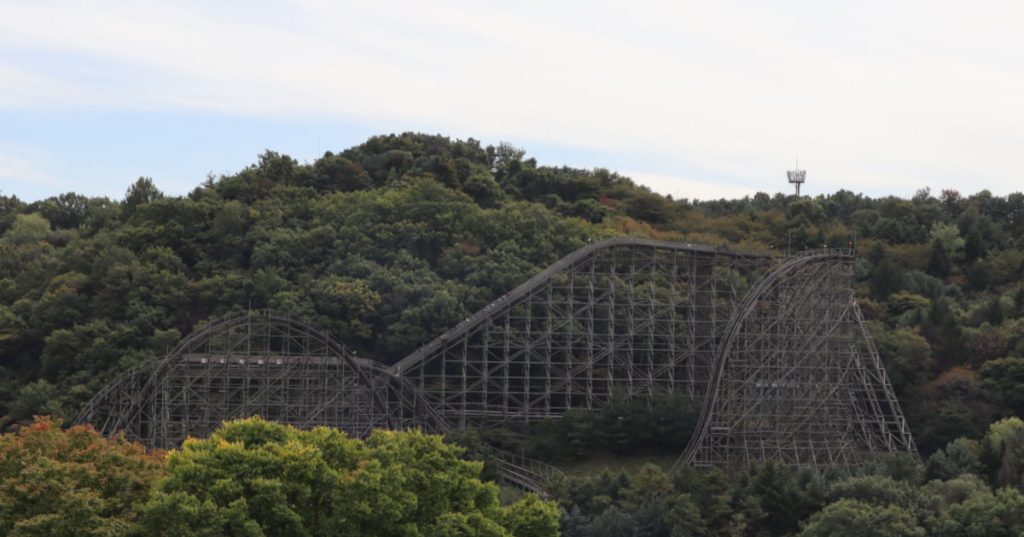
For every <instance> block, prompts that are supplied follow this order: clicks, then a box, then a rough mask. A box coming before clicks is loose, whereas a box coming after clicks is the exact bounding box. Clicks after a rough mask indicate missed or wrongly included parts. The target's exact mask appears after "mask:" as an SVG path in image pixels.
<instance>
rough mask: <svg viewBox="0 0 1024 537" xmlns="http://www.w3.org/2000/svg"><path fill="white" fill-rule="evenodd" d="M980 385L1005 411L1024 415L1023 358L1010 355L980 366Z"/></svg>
mask: <svg viewBox="0 0 1024 537" xmlns="http://www.w3.org/2000/svg"><path fill="white" fill-rule="evenodd" d="M979 373H981V382H982V387H984V388H985V390H986V391H987V392H988V393H991V394H993V395H994V396H995V398H996V400H997V401H998V402H999V404H1000V405H1001V406H1002V407H1003V408H1004V409H1006V410H1007V411H1009V412H1011V413H1013V414H1015V415H1017V416H1024V358H1019V357H1016V356H1010V357H1007V358H1000V359H997V360H990V361H988V362H985V364H984V365H983V366H981V371H979Z"/></svg>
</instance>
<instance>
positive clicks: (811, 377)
mask: <svg viewBox="0 0 1024 537" xmlns="http://www.w3.org/2000/svg"><path fill="white" fill-rule="evenodd" d="M852 266H853V255H852V252H849V251H846V250H821V251H813V252H806V253H802V254H800V255H796V256H790V257H775V256H764V255H753V254H743V253H737V252H732V251H728V250H724V249H720V248H712V247H705V246H697V245H690V244H679V243H669V242H660V241H650V240H638V239H612V240H607V241H603V242H599V243H594V244H591V245H588V246H586V247H584V248H581V249H580V250H577V251H576V252H573V253H572V254H570V255H568V256H566V257H565V258H563V259H561V260H560V261H558V262H557V263H555V264H554V265H552V266H550V267H548V268H547V269H545V270H544V271H542V272H540V273H539V274H537V275H536V276H534V277H533V278H530V279H529V280H528V281H526V282H525V283H523V284H522V285H520V286H519V287H517V288H515V289H514V290H512V291H510V292H509V293H507V294H506V295H504V296H502V297H501V298H499V299H498V300H497V301H495V302H493V303H492V304H490V305H488V306H486V307H485V308H484V309H482V310H480V311H479V312H477V313H476V314H474V315H473V316H471V317H469V318H468V319H466V320H465V321H463V322H462V323H460V324H459V325H457V326H455V327H454V328H452V329H451V330H449V331H448V332H446V333H445V334H443V335H441V336H440V337H438V338H437V339H435V340H434V341H432V342H431V343H429V344H427V345H425V346H423V347H421V348H420V349H418V350H416V351H415V352H413V353H412V354H410V355H409V356H407V357H405V358H404V359H402V360H401V361H399V362H397V363H396V364H394V365H393V366H391V367H390V368H388V367H385V366H382V365H380V364H379V363H377V362H373V361H369V360H363V359H359V358H356V357H355V356H354V355H353V354H352V353H351V352H349V351H348V350H347V349H346V348H345V346H344V345H342V344H341V343H340V342H338V341H337V340H335V339H334V338H333V337H332V336H331V335H329V334H327V333H326V332H325V331H323V330H321V329H319V328H317V327H315V326H312V325H310V324H307V323H303V322H300V321H297V320H294V319H290V318H287V317H282V316H278V315H275V314H273V313H268V312H261V313H245V314H240V315H235V316H229V317H226V318H222V319H219V320H215V321H212V322H211V323H209V324H207V325H206V326H205V327H203V328H201V329H199V330H197V331H196V332H194V333H193V334H192V335H191V336H189V337H188V338H186V339H185V340H184V341H182V343H181V344H180V345H178V347H177V348H176V349H175V350H174V351H172V352H171V353H169V354H168V355H167V356H166V357H165V358H163V359H161V360H158V361H154V362H152V363H148V364H144V365H143V366H141V367H137V368H134V369H131V370H129V371H126V372H125V373H123V374H122V375H120V376H119V377H117V378H116V379H115V380H114V381H113V382H111V383H110V384H109V385H108V386H106V388H104V389H103V390H102V391H101V392H100V393H98V394H97V395H96V396H95V397H94V398H93V399H92V401H90V403H89V404H88V406H87V408H86V409H85V410H84V411H83V413H82V415H81V416H80V418H79V421H80V422H85V423H91V424H93V425H94V426H96V427H97V429H99V430H101V431H102V432H104V433H107V434H112V433H115V432H118V431H123V432H125V433H126V435H127V436H128V437H129V438H132V439H136V440H139V441H141V442H143V443H145V444H147V445H149V446H152V447H162V448H168V447H173V446H176V445H178V444H180V443H181V442H182V441H183V440H184V439H185V438H186V437H188V436H203V435H206V434H208V433H209V432H210V431H211V430H212V429H213V428H214V427H216V426H217V425H218V424H220V423H221V422H222V421H224V420H227V419H233V418H239V417H245V416H250V415H261V416H263V417H265V418H268V419H273V420H277V421H281V422H284V423H289V424H293V425H295V426H298V427H303V428H306V427H313V426H317V425H329V426H332V427H338V428H341V429H344V430H346V431H348V432H349V433H350V434H352V435H355V436H365V435H366V434H368V433H369V432H370V431H371V430H372V429H373V428H377V427H386V428H394V429H403V428H409V427H420V428H423V429H424V430H427V431H431V432H438V433H443V432H447V431H450V430H453V429H464V428H470V427H485V426H490V425H500V424H502V423H508V422H516V421H519V422H522V421H535V420H539V419H545V418H558V417H560V416H562V415H564V414H565V412H567V411H568V410H570V409H576V408H583V409H593V408H596V407H598V406H600V405H601V404H602V403H603V402H605V401H607V400H608V399H609V398H610V397H611V395H612V393H613V392H615V393H623V394H625V395H627V396H628V397H630V398H641V399H646V400H650V399H651V398H652V397H653V396H654V395H655V394H657V393H683V394H685V395H686V396H688V397H689V398H691V399H693V400H699V401H702V402H703V404H702V407H701V416H700V420H699V422H698V426H697V429H696V431H695V432H694V434H693V436H692V438H690V440H689V444H688V447H687V449H686V451H685V452H684V453H683V455H682V456H681V457H680V464H692V465H696V466H721V467H725V468H728V469H735V468H739V467H742V466H744V465H748V464H751V463H754V462H761V461H778V462H783V463H786V464H790V465H793V466H811V467H817V468H821V467H843V468H851V467H854V466H856V465H858V464H860V463H861V462H862V461H863V460H864V459H865V458H867V457H871V456H874V455H877V454H881V453H890V452H899V451H905V452H914V451H915V447H914V442H913V439H912V437H911V435H910V430H909V429H908V428H907V424H906V421H905V419H904V417H903V413H902V411H901V410H900V407H899V403H898V402H897V400H896V397H895V395H894V393H893V391H892V387H891V385H890V384H889V382H888V379H887V378H886V375H885V371H884V369H883V368H882V364H881V361H880V360H879V357H878V353H877V351H876V350H875V346H874V343H873V342H872V340H871V337H870V335H869V334H868V332H867V330H866V327H865V324H864V320H863V318H862V317H861V314H860V310H859V308H858V307H857V304H856V302H855V300H854V297H853V290H852V270H853V269H852ZM501 466H502V471H503V473H504V474H505V476H506V478H508V479H509V480H510V481H512V482H514V483H516V484H518V485H520V486H523V487H526V488H534V489H536V488H538V487H539V483H540V482H541V481H542V480H543V478H544V475H543V474H544V473H545V472H547V471H549V469H548V467H546V466H543V465H536V464H534V465H524V464H515V463H513V462H511V461H510V460H508V459H507V458H506V460H505V461H503V462H502V463H501Z"/></svg>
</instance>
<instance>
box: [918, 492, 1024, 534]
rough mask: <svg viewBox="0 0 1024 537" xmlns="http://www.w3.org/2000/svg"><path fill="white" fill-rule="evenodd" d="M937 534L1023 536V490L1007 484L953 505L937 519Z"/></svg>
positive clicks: (933, 531)
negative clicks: (994, 491) (1021, 491)
mask: <svg viewBox="0 0 1024 537" xmlns="http://www.w3.org/2000/svg"><path fill="white" fill-rule="evenodd" d="M932 535H934V536H935V537H981V536H984V537H1020V536H1021V535H1024V494H1021V493H1020V491H1018V490H1016V489H1010V488H1004V489H1000V490H999V491H997V492H996V494H995V495H991V494H989V495H985V494H980V495H976V496H974V497H972V498H969V499H968V500H966V501H964V502H963V503H960V504H955V505H952V506H951V507H950V508H949V510H948V511H946V512H944V513H943V514H942V516H941V517H940V518H938V519H937V520H936V522H935V527H934V528H933V530H932Z"/></svg>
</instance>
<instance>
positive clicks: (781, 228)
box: [0, 133, 1024, 452]
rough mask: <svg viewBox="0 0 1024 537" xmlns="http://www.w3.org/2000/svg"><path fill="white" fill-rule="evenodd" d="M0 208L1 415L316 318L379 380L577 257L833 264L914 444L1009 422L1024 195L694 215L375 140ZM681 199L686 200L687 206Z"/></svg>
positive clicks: (496, 158)
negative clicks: (853, 250)
mask: <svg viewBox="0 0 1024 537" xmlns="http://www.w3.org/2000/svg"><path fill="white" fill-rule="evenodd" d="M4 194H5V195H3V196H0V415H3V416H4V417H3V425H4V426H9V425H10V424H12V423H14V422H19V421H24V420H26V419H28V418H29V417H30V416H32V415H33V414H54V415H57V416H65V417H67V416H72V415H74V414H75V413H76V412H77V410H78V408H79V407H80V405H81V404H82V403H83V402H84V401H85V400H86V399H88V398H89V397H90V396H91V395H92V394H93V393H94V392H95V391H96V390H97V389H99V387H100V386H102V385H103V384H104V383H105V382H106V381H107V380H109V379H110V378H111V377H113V376H114V375H115V374H116V373H117V372H118V371H121V370H123V369H125V368H127V367H129V366H131V365H132V364H135V363H138V362H141V361H144V360H148V359H152V358H153V357H155V356H158V355H162V354H163V353H164V352H166V350H168V349H169V348H170V347H172V346H173V345H174V344H175V343H176V342H177V341H178V339H179V338H180V336H181V335H182V334H186V333H188V332H190V331H191V330H192V329H193V327H194V326H195V325H196V324H197V323H199V322H202V321H203V320H204V319H208V318H210V317H213V316H218V315H221V314H223V313H225V312H228V311H230V310H233V309H240V308H241V309H246V308H254V309H256V308H272V309H274V310H278V311H281V312H285V313H288V314H291V315H294V316H297V317H300V318H303V319H308V320H312V321H314V322H316V323H318V324H320V325H322V326H323V327H325V328H327V329H328V330H329V331H331V332H332V333H334V334H336V335H337V336H338V337H339V338H340V339H342V340H343V341H345V342H346V343H347V344H348V345H350V346H351V347H353V348H354V349H356V350H357V352H358V354H359V355H360V356H366V357H372V358H375V359H378V360H381V361H384V362H388V363H390V362H393V361H395V360H397V359H399V358H401V357H402V356H404V355H405V354H407V353H408V352H410V351H411V350H413V349H415V348H416V347H418V346H420V345H421V344H423V343H425V342H426V341H428V340H430V339H431V338H432V337H434V336H436V335H438V334H440V333H441V332H443V331H444V330H445V329H446V328H448V327H450V326H452V325H454V324H455V323H457V322H458V321H460V320H462V319H464V318H465V317H467V316H468V315H469V314H470V313H472V312H473V311H475V310H476V309H478V308H480V307H481V306H483V305H485V304H486V303H488V302H489V301H491V300H492V299H494V298H496V297H497V296H499V295H500V294H502V293H503V292H505V291H507V290H509V289H511V288H512V287H514V286H515V285H517V284H518V283H520V282H522V281H523V280H525V279H527V278H528V277H529V276H531V275H532V274H534V273H535V272H537V271H539V270H540V269H542V268H543V267H544V266H546V265H548V264H550V263H552V262H553V261H555V260H557V259H558V258H559V257H561V256H563V255H565V254H567V253H569V252H571V251H572V250H574V249H576V248H578V247H580V246H581V245H583V244H585V243H586V242H587V241H588V240H596V239H600V238H605V237H611V236H618V235H635V236H643V237H654V238H661V239H668V240H684V241H687V242H696V243H704V244H729V245H732V246H734V247H737V248H742V249H748V250H768V249H771V248H776V249H780V248H786V247H791V248H793V249H802V248H806V247H814V246H820V245H822V244H829V245H834V246H845V245H847V243H848V242H849V241H850V240H851V239H852V238H854V237H856V238H857V246H858V250H859V252H860V259H858V261H857V266H856V268H857V277H858V293H859V296H860V299H861V301H862V307H863V308H864V310H865V313H866V314H867V315H868V316H869V318H870V319H871V320H872V324H873V330H874V332H875V335H876V337H877V341H878V343H879V347H880V350H881V352H882V354H883V358H884V360H885V361H886V365H887V367H888V370H889V373H890V375H891V376H892V378H893V380H894V383H895V385H896V389H897V392H898V393H899V395H900V397H901V399H902V400H903V403H904V407H905V408H906V410H907V412H908V417H909V419H910V420H911V425H912V427H913V430H914V432H915V434H916V437H917V440H918V442H919V444H920V447H921V448H922V450H923V451H925V452H930V451H932V450H934V449H936V448H938V447H941V446H943V445H945V443H946V442H947V441H949V440H951V439H953V438H956V437H958V436H972V437H977V436H980V435H981V434H982V433H983V432H984V431H985V430H986V428H987V425H988V424H989V423H990V422H992V421H993V420H995V419H998V418H999V417H1002V416H1005V415H1010V414H1016V415H1024V288H1022V285H1021V282H1020V277H1021V272H1022V265H1024V252H1022V250H1024V238H1022V237H1024V195H1021V194H1013V195H1010V196H1009V197H1006V198H1001V197H995V196H992V195H990V194H988V193H986V192H983V193H981V194H978V195H976V196H971V197H961V196H960V195H959V194H957V193H956V192H951V191H944V192H942V193H941V195H938V196H936V195H933V194H932V193H930V192H929V191H927V190H924V191H921V192H919V193H918V194H917V195H915V196H914V197H913V198H912V199H910V200H905V199H899V198H882V199H870V198H866V197H863V196H861V195H856V194H853V193H850V192H847V191H840V192H837V193H835V194H833V195H830V196H825V197H818V198H806V197H805V198H795V197H792V196H783V195H781V194H777V195H775V196H769V195H767V194H758V195H756V196H754V197H753V198H744V199H741V200H731V201H728V200H721V201H709V202H692V201H688V200H672V199H671V198H666V197H662V196H659V195H656V194H653V193H651V192H650V191H649V190H647V189H646V188H643V187H639V186H637V185H635V184H634V183H633V182H632V181H631V180H629V179H628V178H626V177H623V176H621V175H618V174H616V173H613V172H610V171H607V170H601V169H596V170H579V169H572V168H565V167H562V168H553V167H545V166H539V165H538V164H537V162H536V161H534V160H533V159H527V158H525V155H524V152H523V151H522V150H519V149H517V148H514V147H512V146H508V145H504V144H503V145H500V146H498V147H490V146H488V147H482V146H481V145H480V144H479V142H477V141H475V140H472V139H470V140H466V141H459V140H450V139H448V138H445V137H442V136H429V135H422V134H409V133H407V134H402V135H391V136H379V137H374V138H371V139H370V140H368V141H367V142H366V143H364V144H362V145H359V146H356V147H353V148H351V149H347V150H345V151H342V152H340V153H331V152H328V153H326V154H325V155H324V156H323V157H322V158H320V159H318V160H317V161H316V162H314V163H312V164H300V163H298V162H296V161H295V160H294V159H292V158H290V157H287V156H284V155H280V154H277V153H274V152H269V151H268V152H266V153H264V154H263V155H262V156H260V158H259V161H258V163H256V164H255V165H252V166H249V167H247V168H245V169H243V170H242V171H240V172H238V173H237V174H234V175H230V176H224V177H220V178H216V179H212V178H211V179H208V180H207V181H206V182H204V183H203V184H201V185H200V186H198V187H197V188H196V189H195V190H194V191H192V192H191V193H190V194H188V195H187V196H184V197H170V196H165V195H163V194H162V193H161V192H160V191H159V190H158V189H157V188H156V187H155V186H154V184H153V182H152V181H150V180H148V179H140V180H138V181H137V182H136V183H135V184H133V185H131V186H130V187H129V188H128V189H127V193H126V195H125V197H124V199H122V200H109V199H106V198H88V197H84V196H80V195H76V194H73V193H69V194H64V195H61V196H58V197H55V198H50V199H47V200H43V201H39V202H34V203H30V204H26V203H23V202H21V201H19V200H18V199H17V197H16V196H15V195H16V194H17V193H10V192H7V193H4ZM693 197H694V198H700V197H702V193H700V192H694V193H693Z"/></svg>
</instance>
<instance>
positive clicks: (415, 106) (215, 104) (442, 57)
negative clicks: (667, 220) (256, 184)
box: [0, 0, 1024, 195]
mask: <svg viewBox="0 0 1024 537" xmlns="http://www.w3.org/2000/svg"><path fill="white" fill-rule="evenodd" d="M211 5H213V4H206V3H198V2H176V3H172V4H156V3H148V2H146V3H89V5H85V4H80V3H77V2H32V3H16V4H8V5H6V6H4V8H3V11H4V12H5V14H4V16H2V17H0V50H3V49H4V48H6V49H11V50H33V51H43V52H46V53H48V54H57V55H60V54H74V55H75V56H76V57H85V58H90V59H93V60H95V61H97V62H100V63H102V64H103V65H106V66H108V67H107V68H105V69H108V70H103V71H101V72H97V73H93V74H92V75H91V76H90V77H86V79H87V81H81V80H76V81H71V80H68V77H67V76H66V73H64V72H62V71H60V70H59V69H53V68H50V67H48V66H46V65H40V66H37V67H36V68H35V71H34V72H31V73H21V75H19V76H20V78H11V77H8V78H4V77H3V73H4V72H5V71H4V66H3V65H2V64H0V81H3V82H5V83H4V84H3V86H0V87H6V88H7V89H5V90H0V106H5V105H10V103H11V102H15V103H17V104H18V105H19V106H25V105H26V104H32V105H35V106H59V105H62V104H65V103H70V105H72V106H80V105H81V104H82V103H91V104H96V105H102V106H131V107H154V108H166V107H176V108H183V109H190V110H208V111H213V112H220V113H232V114H243V115H261V116H273V117H282V118H305V117H343V118H346V119H354V120H359V121H363V122H366V123H369V124H373V125H378V126H380V127H381V128H382V129H395V130H401V129H410V128H411V129H423V130H429V131H441V132H446V133H451V134H453V135H458V136H475V137H485V138H492V139H504V140H514V141H516V142H517V143H518V144H519V145H524V146H527V147H528V145H529V142H531V141H534V142H544V143H551V144H558V145H562V146H578V147H584V148H588V149H591V150H595V149H596V150H600V151H608V152H621V153H630V152H632V153H636V152H640V151H643V152H647V153H652V154H658V155H661V158H662V160H664V161H665V162H667V163H669V165H670V166H671V167H673V168H675V169H677V170H678V174H679V175H688V176H692V175H695V174H698V173H699V174H701V175H703V174H704V173H705V172H707V173H708V175H709V176H715V177H727V178H734V179H733V180H731V181H730V184H734V185H740V184H751V183H754V182H756V183H757V185H758V187H757V189H761V190H770V191H774V190H779V189H778V188H776V187H775V186H774V185H775V184H776V183H777V182H778V181H779V180H778V177H780V176H781V174H782V172H784V170H785V169H786V168H787V167H788V165H789V163H790V162H791V161H792V159H793V158H795V157H797V156H799V157H801V158H802V159H803V160H804V161H805V162H807V167H808V168H809V171H810V178H809V181H813V182H811V183H809V184H808V188H809V189H817V188H819V187H820V189H821V191H829V190H835V189H837V188H840V187H845V188H850V189H855V190H865V191H869V192H894V193H899V194H903V195H909V194H910V193H912V192H913V190H914V189H916V188H919V187H921V186H924V185H927V184H930V185H932V186H934V187H947V186H951V187H959V188H961V189H962V190H969V189H971V188H972V187H974V186H976V185H978V184H984V185H985V186H988V187H989V188H991V189H992V190H994V191H996V192H1007V191H1010V190H1014V189H1018V188H1019V187H1018V186H1017V185H1018V184H1019V180H1018V178H1017V172H1016V166H1017V158H1016V156H1017V155H1016V148H1018V147H1021V145H1022V144H1024V108H1022V107H1020V106H1017V102H1018V100H1019V96H1020V95H1021V94H1024V69H1022V65H1024V64H1022V63H1021V62H1020V58H1019V51H1020V50H1022V48H1024V34H1021V33H1020V32H1019V31H1018V28H1017V21H1020V20H1022V17H1021V15H1024V8H1022V7H1021V6H1022V5H1020V4H1016V3H1002V4H997V3H989V4H985V5H984V6H975V7H972V8H971V9H970V10H967V9H966V8H965V7H964V5H963V4H962V3H957V2H902V3H893V2H880V1H879V2H870V1H869V2H858V3H856V4H847V5H844V4H835V3H805V2H775V3H768V4H761V3H752V2H740V1H737V0H726V1H723V2H714V3H707V2H681V3H677V2H646V1H637V2H631V3H629V4H628V6H626V7H624V5H623V4H621V3H611V2H567V3H551V2H539V1H534V2H519V3H514V4H507V3H504V4H500V5H486V6H485V5H482V4H480V3H469V2H440V3H439V2H431V3H422V2H405V1H380V2H372V3H337V2H327V1H317V0H306V1H301V2H290V3H289V2H261V3H256V4H251V3H238V4H228V7H223V6H220V5H218V6H217V7H210V6H211ZM110 65H116V66H119V68H118V69H110V68H109V66H110ZM6 71H8V72H13V68H10V67H8V68H7V69H6ZM41 89H43V90H46V91H41ZM5 93H8V94H12V95H16V96H17V99H11V98H5V97H7V96H5V95H4V94H5ZM26 100H29V101H31V102H28V103H26ZM642 165H643V163H640V162H638V163H636V167H638V168H639V167H642ZM673 173H675V172H673ZM942 182H947V183H948V182H954V183H957V182H960V184H939V183H942Z"/></svg>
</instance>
